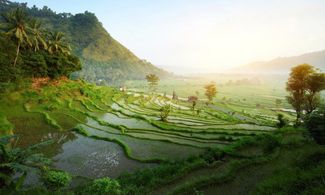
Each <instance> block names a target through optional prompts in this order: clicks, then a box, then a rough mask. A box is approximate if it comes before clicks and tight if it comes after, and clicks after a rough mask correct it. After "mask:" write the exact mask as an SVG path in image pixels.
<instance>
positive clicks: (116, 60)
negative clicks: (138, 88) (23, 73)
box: [0, 0, 170, 84]
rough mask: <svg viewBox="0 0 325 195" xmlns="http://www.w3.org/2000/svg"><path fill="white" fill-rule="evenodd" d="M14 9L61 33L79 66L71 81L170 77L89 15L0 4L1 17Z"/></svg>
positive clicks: (119, 82) (8, 3)
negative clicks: (140, 56) (77, 59)
mask: <svg viewBox="0 0 325 195" xmlns="http://www.w3.org/2000/svg"><path fill="white" fill-rule="evenodd" d="M17 7H20V8H21V9H22V10H24V11H25V12H26V13H27V14H28V15H29V16H31V17H33V18H35V19H38V20H40V21H41V23H42V24H44V28H45V29H48V31H60V32H63V33H64V34H65V39H66V41H67V43H69V44H70V45H71V49H72V51H71V53H72V54H73V55H75V56H77V57H79V58H80V61H81V63H82V70H81V71H78V72H76V73H74V74H73V75H72V77H73V78H76V77H79V78H83V79H85V80H87V81H89V82H94V83H97V84H121V82H122V81H124V80H126V79H144V78H145V75H146V74H148V73H154V74H157V75H159V76H160V77H166V76H170V73H168V72H166V71H164V70H162V69H159V68H157V67H155V66H154V65H152V64H151V63H150V62H148V61H146V60H141V59H139V58H138V57H136V56H135V55H134V54H133V53H132V52H131V51H129V50H128V49H127V48H125V47H124V46H123V45H121V44H120V43H118V42H117V41H116V40H115V39H113V38H112V37H111V36H110V34H109V33H107V32H106V30H105V29H104V28H103V26H102V24H101V23H100V22H99V21H98V19H97V17H96V16H95V15H94V14H93V13H90V12H88V11H86V12H85V13H82V14H75V15H72V14H70V13H59V14H57V13H56V12H54V11H52V10H51V9H50V8H48V7H46V6H44V7H43V8H41V9H40V8H37V7H35V6H33V7H31V8H29V7H28V6H27V4H26V3H13V2H10V1H6V0H1V1H0V13H1V14H4V13H6V12H9V11H10V10H12V9H14V8H17ZM2 20H3V19H2ZM1 45H3V46H2V47H10V46H9V45H6V44H1ZM1 49H6V48H1ZM22 56H24V55H22ZM2 63H3V62H2ZM40 76H41V75H40Z"/></svg>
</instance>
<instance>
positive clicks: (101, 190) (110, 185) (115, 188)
mask: <svg viewBox="0 0 325 195" xmlns="http://www.w3.org/2000/svg"><path fill="white" fill-rule="evenodd" d="M83 192H84V193H85V194H110V195H117V194H121V186H120V184H119V183H118V182H117V181H116V180H114V179H110V178H108V177H104V178H101V179H96V180H94V181H93V182H92V183H91V184H90V185H89V186H88V187H87V188H86V189H85V190H84V191H83Z"/></svg>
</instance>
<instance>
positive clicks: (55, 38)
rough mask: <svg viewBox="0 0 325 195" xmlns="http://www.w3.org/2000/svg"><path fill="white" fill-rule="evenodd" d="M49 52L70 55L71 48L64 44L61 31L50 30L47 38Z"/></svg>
mask: <svg viewBox="0 0 325 195" xmlns="http://www.w3.org/2000/svg"><path fill="white" fill-rule="evenodd" d="M47 50H48V51H49V53H51V54H53V53H63V54H67V55H70V52H71V48H70V46H69V45H68V44H66V40H65V36H64V33H62V32H50V33H49V40H48V48H47Z"/></svg>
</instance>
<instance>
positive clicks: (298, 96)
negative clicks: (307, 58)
mask: <svg viewBox="0 0 325 195" xmlns="http://www.w3.org/2000/svg"><path fill="white" fill-rule="evenodd" d="M313 73H315V69H314V67H313V66H311V65H309V64H301V65H298V66H295V67H293V68H292V69H291V73H290V77H289V79H288V82H287V87H286V89H287V91H288V92H289V96H287V100H288V102H289V103H290V104H291V105H292V107H293V108H294V109H295V110H296V113H297V123H298V122H299V120H300V119H301V114H302V111H303V108H304V104H305V102H306V90H307V87H308V85H307V81H308V80H309V77H310V75H311V74H313Z"/></svg>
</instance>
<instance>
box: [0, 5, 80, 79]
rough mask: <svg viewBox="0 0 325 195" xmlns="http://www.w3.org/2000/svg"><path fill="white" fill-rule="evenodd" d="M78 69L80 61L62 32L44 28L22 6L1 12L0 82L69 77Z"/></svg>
mask: <svg viewBox="0 0 325 195" xmlns="http://www.w3.org/2000/svg"><path fill="white" fill-rule="evenodd" d="M80 69H81V63H80V61H79V59H78V58H77V57H76V56H74V55H72V54H71V48H70V46H69V44H68V43H67V42H66V40H65V37H64V34H63V33H62V32H53V31H49V30H48V29H46V28H43V26H42V23H41V22H40V21H39V20H37V19H35V18H32V17H30V16H29V15H28V14H27V13H26V12H25V11H24V10H23V9H21V8H15V9H13V10H11V11H9V12H6V13H3V14H2V15H1V23H0V82H10V81H17V80H19V79H22V78H26V77H46V76H48V77H51V78H55V77H59V76H69V75H70V74H71V73H72V72H74V71H77V70H80Z"/></svg>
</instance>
